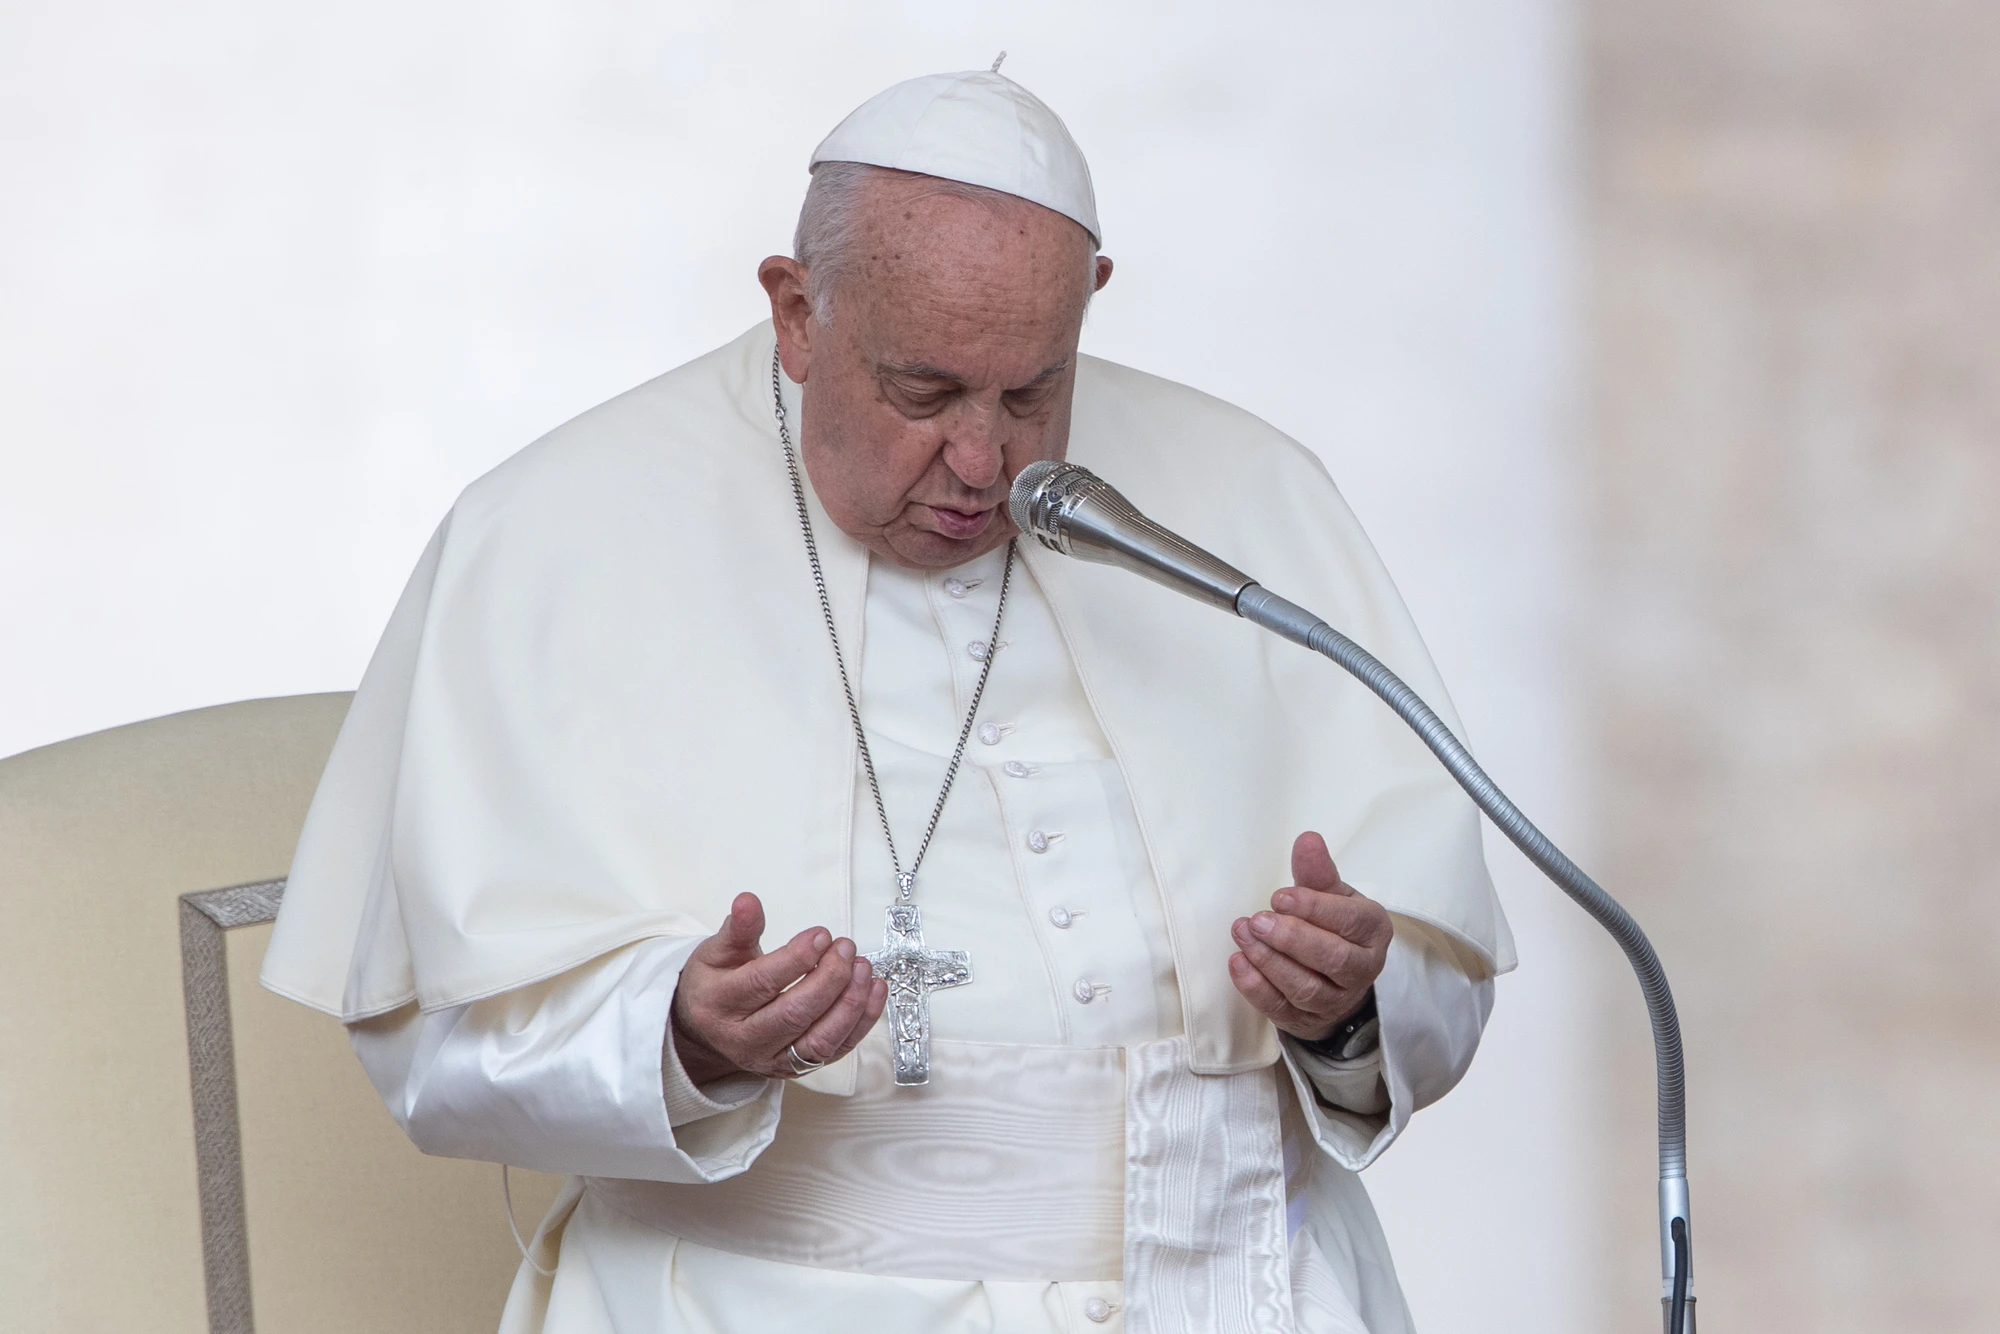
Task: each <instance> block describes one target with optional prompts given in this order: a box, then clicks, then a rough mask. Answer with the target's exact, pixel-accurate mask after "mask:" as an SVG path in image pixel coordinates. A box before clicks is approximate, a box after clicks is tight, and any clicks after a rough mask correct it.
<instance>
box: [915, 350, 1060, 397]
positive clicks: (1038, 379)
mask: <svg viewBox="0 0 2000 1334" xmlns="http://www.w3.org/2000/svg"><path fill="white" fill-rule="evenodd" d="M879 366H880V369H881V371H882V373H883V374H885V375H911V376H916V377H918V378H920V379H926V380H950V381H951V382H952V383H953V384H966V383H968V381H967V380H966V378H965V377H964V376H963V375H960V374H959V373H958V372H957V371H948V370H946V369H944V368H943V367H942V366H933V365H932V364H931V363H930V362H928V361H885V362H881V363H879ZM1068 369H1069V358H1068V357H1064V358H1063V359H1062V360H1061V361H1058V362H1056V363H1054V364H1053V365H1049V366H1044V367H1043V368H1042V369H1041V370H1040V371H1038V372H1036V374H1035V378H1034V379H1032V380H1028V381H1026V382H1025V383H1023V384H1018V385H1015V386H1014V388H1016V389H1030V388H1033V387H1034V386H1035V385H1038V384H1041V383H1043V382H1044V381H1046V380H1051V379H1054V378H1055V377H1056V376H1058V375H1061V374H1062V373H1063V372H1064V371H1066V370H1068Z"/></svg>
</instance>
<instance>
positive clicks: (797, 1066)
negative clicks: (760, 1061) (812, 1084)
mask: <svg viewBox="0 0 2000 1334" xmlns="http://www.w3.org/2000/svg"><path fill="white" fill-rule="evenodd" d="M785 1055H787V1056H789V1057H791V1058H792V1073H793V1074H795V1075H809V1074H811V1073H812V1072H813V1071H815V1070H817V1069H819V1068H820V1067H821V1066H823V1065H825V1064H826V1062H825V1061H808V1060H807V1059H806V1058H805V1057H803V1056H801V1055H799V1049H798V1047H797V1046H796V1045H794V1046H790V1047H787V1048H785Z"/></svg>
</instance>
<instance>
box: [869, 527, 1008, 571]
mask: <svg viewBox="0 0 2000 1334" xmlns="http://www.w3.org/2000/svg"><path fill="white" fill-rule="evenodd" d="M1002 527H1003V528H1004V527H1005V525H1002ZM1011 535H1012V530H1011V529H1009V530H1008V531H1007V533H1006V534H1005V535H1002V534H1000V533H995V532H984V533H981V534H980V535H979V536H977V537H967V538H954V537H946V536H945V535H944V534H943V533H934V532H931V531H930V530H928V529H916V530H913V531H911V532H910V533H908V534H907V535H906V536H905V537H904V538H903V539H902V540H901V541H898V542H894V543H892V544H890V550H891V551H893V552H894V553H895V556H896V559H897V560H898V561H900V562H901V563H902V564H905V565H910V566H914V567H916V568H918V569H925V570H949V569H951V568H953V567H954V566H959V565H963V564H965V563H966V562H967V561H969V560H976V559H978V558H979V557H980V556H983V555H985V554H986V553H987V552H989V551H992V550H994V549H996V548H998V547H1000V546H1003V545H1005V544H1006V540H1007V537H1008V536H1011Z"/></svg>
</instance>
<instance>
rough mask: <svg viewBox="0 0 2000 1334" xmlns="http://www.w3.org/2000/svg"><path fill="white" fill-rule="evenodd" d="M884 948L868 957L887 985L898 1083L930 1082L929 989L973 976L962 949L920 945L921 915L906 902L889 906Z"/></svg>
mask: <svg viewBox="0 0 2000 1334" xmlns="http://www.w3.org/2000/svg"><path fill="white" fill-rule="evenodd" d="M888 918H889V920H888V925H887V927H886V929H885V931H884V933H883V938H882V948H881V949H879V950H877V951H875V952H874V953H873V954H870V955H868V956H867V959H868V962H869V963H870V964H872V965H873V966H874V968H875V976H877V977H879V978H881V979H882V980H883V981H884V982H887V983H888V984H889V1033H890V1037H891V1038H892V1040H893V1041H894V1042H895V1044H896V1082H897V1083H898V1084H904V1085H910V1084H928V1083H930V1082H931V993H932V992H933V991H938V990H942V989H943V988H945V987H956V986H963V985H964V984H965V983H967V982H970V981H971V980H972V959H971V956H969V955H968V954H966V952H965V951H964V950H933V949H926V948H925V946H924V915H923V913H922V911H920V910H919V909H917V908H914V907H911V906H909V905H907V904H896V905H895V906H893V907H891V908H890V909H889V913H888Z"/></svg>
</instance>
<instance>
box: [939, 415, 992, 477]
mask: <svg viewBox="0 0 2000 1334" xmlns="http://www.w3.org/2000/svg"><path fill="white" fill-rule="evenodd" d="M1006 419H1007V414H1006V413H1004V412H1001V411H999V410H998V405H997V404H994V405H991V406H988V405H986V404H980V403H968V404H966V405H965V407H964V410H963V411H961V412H959V413H957V414H955V415H954V420H953V421H952V422H951V423H950V424H949V426H947V428H946V430H947V432H948V434H947V435H946V437H945V442H944V464H945V467H947V468H949V469H951V473H952V476H954V477H956V478H958V480H959V481H961V482H963V483H964V484H965V485H966V487H967V488H969V489H971V490H973V491H984V490H986V489H987V488H988V487H990V486H992V485H993V484H994V483H995V482H997V481H999V480H1000V477H1001V473H1002V465H1003V463H1004V462H1005V457H1006V440H1005V434H1006Z"/></svg>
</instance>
